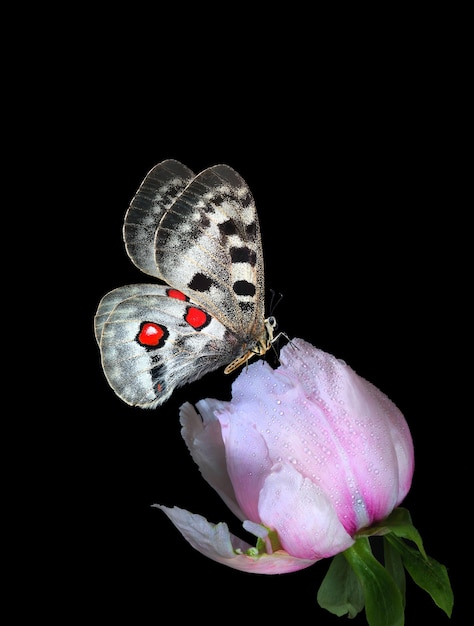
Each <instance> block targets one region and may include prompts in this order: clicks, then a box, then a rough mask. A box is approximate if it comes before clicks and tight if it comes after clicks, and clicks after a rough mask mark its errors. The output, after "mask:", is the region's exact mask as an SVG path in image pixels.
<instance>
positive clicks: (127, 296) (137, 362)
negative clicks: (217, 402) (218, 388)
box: [95, 284, 233, 409]
mask: <svg viewBox="0 0 474 626" xmlns="http://www.w3.org/2000/svg"><path fill="white" fill-rule="evenodd" d="M95 333H96V338H97V341H98V343H99V346H100V351H101V356H102V367H103V370H104V372H105V375H106V378H107V380H108V382H109V384H110V386H111V387H112V388H113V389H114V391H115V392H116V393H117V395H118V396H119V397H120V398H122V400H124V401H125V402H126V403H128V404H131V405H134V406H140V407H142V408H150V409H152V408H156V407H157V406H159V405H161V404H163V403H164V402H165V401H166V400H167V399H168V398H169V397H170V395H171V394H172V392H173V390H174V389H175V388H176V387H179V386H181V385H183V384H185V383H188V382H192V381H193V380H196V379H198V378H200V377H201V376H203V375H204V374H206V373H207V372H210V371H212V370H215V369H217V368H218V367H221V366H222V365H224V364H227V363H228V362H229V361H230V360H231V359H232V358H233V353H232V348H231V346H230V345H229V343H228V342H227V341H225V335H226V329H225V327H224V326H223V325H222V324H221V323H220V322H219V321H218V320H217V319H216V318H214V317H213V316H212V315H210V314H209V313H207V312H206V311H204V310H203V309H202V308H200V307H199V306H198V305H196V304H194V303H193V302H192V301H190V300H189V299H188V298H186V296H185V295H184V294H182V293H181V292H178V291H177V290H175V289H172V288H170V287H168V286H166V285H145V284H143V285H127V286H124V287H120V288H118V289H115V290H113V291H111V292H110V293H108V294H107V295H105V296H104V298H102V300H101V302H100V304H99V307H98V309H97V314H96V317H95Z"/></svg>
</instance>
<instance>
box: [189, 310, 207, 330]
mask: <svg viewBox="0 0 474 626" xmlns="http://www.w3.org/2000/svg"><path fill="white" fill-rule="evenodd" d="M184 319H185V320H186V321H187V323H188V324H189V325H190V326H192V327H193V328H194V329H195V330H202V329H203V328H204V327H205V326H207V325H208V324H209V322H210V321H211V316H210V315H209V314H208V313H206V312H205V311H203V310H202V309H198V308H197V307H195V306H190V307H189V308H188V309H187V311H186V315H185V316H184Z"/></svg>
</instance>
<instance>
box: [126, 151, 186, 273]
mask: <svg viewBox="0 0 474 626" xmlns="http://www.w3.org/2000/svg"><path fill="white" fill-rule="evenodd" d="M193 178H194V173H193V172H192V171H191V170H190V169H189V168H188V167H186V166H185V165H183V164H182V163H179V161H175V160H173V159H168V160H166V161H162V162H161V163H158V165H155V167H153V168H152V169H151V170H150V171H149V172H148V174H147V175H146V176H145V179H144V180H143V182H142V184H141V185H140V187H139V189H138V191H137V193H136V194H135V196H134V198H133V200H132V202H131V203H130V207H129V208H128V211H127V213H126V215H125V222H124V226H123V237H124V241H125V247H126V250H127V253H128V255H129V257H130V258H131V260H132V261H133V263H134V264H135V265H136V266H137V267H138V268H139V269H141V271H142V272H145V274H150V275H151V276H155V277H156V278H163V277H162V276H161V274H160V272H159V270H158V268H157V266H156V263H155V234H156V230H157V228H158V224H159V222H160V220H161V218H162V217H163V215H164V214H165V213H166V211H167V210H168V209H169V207H170V206H171V205H172V204H173V202H174V201H175V199H176V197H177V196H178V195H179V194H180V193H181V191H183V189H184V188H185V187H186V185H187V184H188V183H189V182H190V181H191V180H192V179H193Z"/></svg>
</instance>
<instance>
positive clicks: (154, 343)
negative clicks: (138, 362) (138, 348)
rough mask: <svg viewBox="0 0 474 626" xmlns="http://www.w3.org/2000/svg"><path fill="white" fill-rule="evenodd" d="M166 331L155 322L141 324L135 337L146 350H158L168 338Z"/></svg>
mask: <svg viewBox="0 0 474 626" xmlns="http://www.w3.org/2000/svg"><path fill="white" fill-rule="evenodd" d="M168 334H169V333H168V330H167V329H166V327H165V326H160V324H156V323H155V322H143V324H142V325H141V327H140V331H139V333H138V336H137V340H138V342H139V343H140V344H141V345H142V346H145V347H146V348H158V347H160V346H161V345H163V343H164V341H165V340H166V338H167V337H168Z"/></svg>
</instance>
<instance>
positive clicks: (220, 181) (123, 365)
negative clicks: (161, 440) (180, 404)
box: [95, 160, 276, 408]
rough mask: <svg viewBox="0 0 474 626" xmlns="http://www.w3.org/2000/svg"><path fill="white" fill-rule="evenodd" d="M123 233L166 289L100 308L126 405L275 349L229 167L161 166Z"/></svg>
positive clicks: (258, 258)
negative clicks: (198, 169) (196, 169)
mask: <svg viewBox="0 0 474 626" xmlns="http://www.w3.org/2000/svg"><path fill="white" fill-rule="evenodd" d="M123 235H124V241H125V246H126V250H127V253H128V255H129V256H130V258H131V260H132V261H133V263H134V264H135V265H136V266H137V267H138V268H139V269H140V270H142V271H143V272H144V273H146V274H149V275H150V276H153V277H154V278H157V279H159V280H161V281H163V282H165V283H166V284H165V285H158V284H137V285H127V286H124V287H119V288H118V289H115V290H113V291H111V292H109V293H108V294H106V295H105V296H104V298H102V300H101V302H100V303H99V306H98V309H97V313H96V316H95V335H96V339H97V342H98V344H99V347H100V352H101V358H102V366H103V369H104V372H105V375H106V378H107V380H108V382H109V383H110V385H111V386H112V388H113V389H114V390H115V392H116V393H117V394H118V395H119V396H120V397H121V398H122V399H123V400H124V401H125V402H127V403H128V404H131V405H136V406H141V407H143V408H155V407H157V406H159V405H161V404H163V402H165V401H166V400H167V399H168V398H169V396H170V395H171V393H172V392H173V390H174V389H175V388H176V387H179V386H181V385H183V384H185V383H189V382H192V381H194V380H197V379H198V378H201V377H202V376H203V375H204V374H206V373H208V372H211V371H213V370H215V369H217V368H219V367H222V366H227V367H226V369H225V371H226V372H227V373H228V372H230V371H233V370H234V369H236V367H238V366H240V365H241V364H243V363H245V362H246V361H248V359H249V358H251V357H252V356H253V355H262V354H264V353H265V352H266V351H267V350H268V349H269V347H270V345H271V343H272V341H273V340H274V337H273V330H274V328H275V326H276V323H275V320H274V318H273V317H270V318H268V319H265V316H264V310H265V305H264V274H263V254H262V245H261V238H260V228H259V223H258V217H257V213H256V208H255V204H254V201H253V197H252V194H251V193H250V190H249V188H248V186H247V185H246V183H245V181H244V180H243V179H242V178H241V177H240V175H239V174H237V172H235V171H234V170H233V169H232V168H230V167H228V166H226V165H216V166H213V167H210V168H208V169H206V170H204V171H203V172H201V173H200V174H199V175H197V176H195V175H194V174H193V172H191V170H189V168H187V167H186V166H184V165H182V164H181V163H179V162H177V161H174V160H167V161H163V162H162V163H159V164H158V165H156V166H155V167H154V168H153V169H152V170H150V172H149V173H148V174H147V176H146V177H145V179H144V181H143V183H142V184H141V186H140V188H139V189H138V191H137V193H136V195H135V197H134V198H133V200H132V202H131V204H130V207H129V209H128V211H127V213H126V215H125V222H124V227H123Z"/></svg>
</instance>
